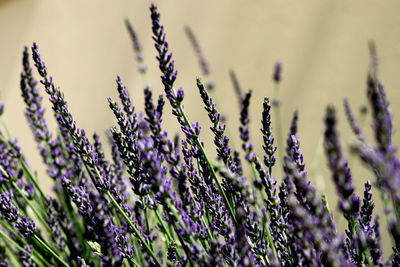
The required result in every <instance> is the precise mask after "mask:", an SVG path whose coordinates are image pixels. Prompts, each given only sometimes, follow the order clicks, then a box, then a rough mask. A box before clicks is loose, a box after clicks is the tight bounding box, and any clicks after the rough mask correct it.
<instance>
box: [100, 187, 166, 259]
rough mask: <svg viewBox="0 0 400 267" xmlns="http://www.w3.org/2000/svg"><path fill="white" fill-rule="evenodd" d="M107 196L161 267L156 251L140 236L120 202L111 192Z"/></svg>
mask: <svg viewBox="0 0 400 267" xmlns="http://www.w3.org/2000/svg"><path fill="white" fill-rule="evenodd" d="M106 195H107V196H108V198H109V199H110V200H111V202H112V203H113V205H114V206H115V207H116V208H117V209H118V211H119V212H120V213H121V215H122V216H123V217H124V218H125V220H126V221H127V223H128V224H129V226H130V227H131V228H132V229H133V231H134V232H135V234H136V236H137V237H138V238H139V239H140V241H141V242H142V243H143V245H144V247H145V248H146V250H147V251H148V252H149V253H150V256H151V257H152V258H153V260H154V261H155V262H156V263H157V264H158V265H160V266H161V263H160V261H159V260H158V258H157V257H156V255H155V254H154V251H153V250H152V249H151V248H150V246H149V244H147V242H146V240H144V238H143V236H142V235H141V234H140V232H139V230H138V229H137V228H136V226H135V225H134V224H133V222H132V221H131V219H129V217H128V215H127V214H126V213H125V211H124V210H123V209H122V208H121V206H120V205H119V204H118V202H117V201H116V200H115V198H114V197H113V196H112V195H111V193H110V191H107V192H106Z"/></svg>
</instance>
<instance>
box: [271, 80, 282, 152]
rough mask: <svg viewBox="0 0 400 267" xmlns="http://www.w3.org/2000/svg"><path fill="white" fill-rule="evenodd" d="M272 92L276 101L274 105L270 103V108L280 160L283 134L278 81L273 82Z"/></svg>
mask: <svg viewBox="0 0 400 267" xmlns="http://www.w3.org/2000/svg"><path fill="white" fill-rule="evenodd" d="M274 93H275V101H277V103H276V105H272V108H273V109H274V110H275V116H276V135H277V136H276V137H277V139H278V153H279V158H280V160H283V149H284V146H283V134H282V119H281V109H280V105H281V103H280V102H279V101H280V97H279V83H278V82H275V83H274Z"/></svg>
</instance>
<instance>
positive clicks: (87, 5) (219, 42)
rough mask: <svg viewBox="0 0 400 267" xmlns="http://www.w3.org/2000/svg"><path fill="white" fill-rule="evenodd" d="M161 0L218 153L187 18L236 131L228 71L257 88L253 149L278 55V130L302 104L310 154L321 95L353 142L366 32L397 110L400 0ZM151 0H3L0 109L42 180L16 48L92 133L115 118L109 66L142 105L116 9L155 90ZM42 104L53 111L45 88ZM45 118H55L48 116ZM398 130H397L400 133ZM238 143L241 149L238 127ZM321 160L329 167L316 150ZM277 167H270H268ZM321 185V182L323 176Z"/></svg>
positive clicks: (192, 96) (302, 130) (193, 105)
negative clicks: (41, 66)
mask: <svg viewBox="0 0 400 267" xmlns="http://www.w3.org/2000/svg"><path fill="white" fill-rule="evenodd" d="M157 2H158V4H159V7H160V11H161V13H162V18H161V19H162V23H163V24H164V25H165V30H166V32H167V39H168V42H169V44H170V49H171V51H172V52H174V58H175V61H176V67H177V69H178V70H179V76H178V80H177V84H178V85H180V86H183V88H184V89H185V92H186V99H185V106H186V110H187V112H188V114H189V116H190V118H191V119H192V120H193V121H196V120H199V121H200V122H201V123H202V125H203V140H204V141H205V142H206V147H207V150H208V151H209V153H214V151H213V149H214V148H213V147H212V139H211V138H212V136H211V134H210V131H209V129H208V126H209V125H210V124H209V122H208V121H207V117H206V114H205V111H204V110H203V107H202V104H201V103H200V101H199V96H198V92H197V89H196V86H195V77H196V76H200V72H199V67H198V64H197V59H196V57H195V56H194V53H193V51H192V49H191V46H190V44H189V42H188V40H187V39H186V37H185V34H184V31H183V27H184V25H189V26H191V27H192V28H193V30H194V31H195V33H196V34H197V37H198V39H199V40H200V42H201V45H202V48H203V51H204V53H205V54H206V55H207V57H208V60H209V63H210V66H211V69H212V78H213V79H214V80H215V82H216V85H217V92H216V93H217V96H218V99H219V101H220V106H221V107H222V110H223V111H224V112H225V113H226V114H228V115H229V118H230V119H231V122H230V124H229V126H230V128H231V132H233V133H235V134H236V132H237V131H235V129H237V127H238V110H237V105H236V103H237V102H236V99H235V95H234V92H233V90H232V86H231V83H230V80H229V76H228V70H229V69H234V70H235V71H236V72H237V74H238V77H239V79H240V82H241V84H242V86H243V87H244V88H252V89H253V104H252V110H251V112H252V118H253V123H252V126H251V128H252V135H253V139H254V142H255V143H256V147H257V151H258V152H259V153H260V154H261V149H260V148H261V141H262V139H261V136H260V132H259V130H258V129H259V128H260V123H259V122H260V119H261V107H262V99H263V97H264V96H271V97H272V82H271V72H272V66H273V63H274V62H275V60H277V59H280V60H282V62H283V84H282V87H281V96H282V103H283V106H282V108H283V114H284V115H283V125H284V132H286V129H287V127H288V124H289V121H290V117H291V113H292V112H293V110H294V109H296V108H298V109H299V110H300V127H299V136H300V141H301V145H302V149H303V152H304V154H305V160H306V163H308V164H309V163H310V162H311V159H312V157H313V155H314V152H315V150H316V146H317V143H318V139H319V135H320V133H321V130H322V118H323V113H324V110H325V107H326V105H327V104H328V103H333V104H335V105H336V106H337V107H339V108H340V116H341V117H340V127H341V136H342V141H343V143H348V142H349V141H350V137H351V136H350V135H349V133H350V132H349V130H348V127H347V125H346V122H345V121H344V119H343V116H342V115H343V111H342V110H343V109H342V99H343V97H345V96H347V97H348V98H349V100H350V102H351V104H352V106H353V107H354V109H356V110H358V108H359V106H360V105H361V104H363V103H366V98H365V77H366V73H367V68H368V62H369V56H368V47H367V43H368V41H369V40H371V39H373V40H375V42H376V44H377V47H378V54H379V57H380V73H381V78H382V80H383V82H384V84H385V85H386V88H387V93H388V96H389V99H390V101H391V104H392V110H393V113H394V114H395V115H396V114H400V108H398V107H399V104H400V98H399V92H398V88H399V87H400V79H398V76H399V74H400V72H399V69H400V68H399V67H400V46H399V44H400V43H399V41H400V38H399V36H400V16H399V15H398V14H399V11H400V1H397V0H385V1H378V0H352V1H344V0H336V1H328V0H312V1H311V0H309V1H294V0H292V1H262V0H247V1H244V0H229V1H228V0H219V1H210V0H204V1H193V0H192V1H188V0H180V1H157ZM149 5H150V1H138V0H136V1H134V0H129V1H127V0H124V1H104V0H96V1H89V0H81V1H76V0H70V1H58V0H52V1H43V0H36V1H22V0H21V1H4V0H3V1H0V33H1V49H0V62H1V64H0V91H1V95H0V101H1V102H2V103H5V104H6V112H5V115H4V116H5V118H6V120H7V123H8V125H9V128H10V130H11V132H12V133H13V134H14V135H15V136H16V137H18V138H19V140H20V142H21V144H22V147H23V148H24V152H25V154H26V155H27V157H28V159H29V161H30V162H31V165H32V167H33V168H34V169H37V170H39V173H40V176H41V181H42V183H43V184H47V187H50V183H49V182H48V180H46V179H44V178H42V177H43V176H45V175H44V171H43V168H42V167H40V159H39V155H38V154H37V152H36V151H35V145H34V144H33V142H32V141H33V137H32V135H31V133H30V130H29V128H28V126H27V123H26V121H25V118H24V115H23V108H24V106H23V101H22V98H21V97H20V91H19V87H18V86H19V72H20V70H21V53H22V49H23V46H24V45H28V46H31V44H32V42H34V41H36V42H37V43H38V44H39V48H40V52H41V54H42V57H43V60H44V61H45V62H46V64H47V67H48V70H49V73H50V74H51V75H52V76H53V77H54V80H55V82H56V84H57V85H59V86H60V87H61V88H62V90H63V91H64V93H65V96H66V98H67V100H68V102H69V105H70V109H71V111H72V113H73V115H74V117H75V119H76V120H77V121H78V126H79V127H84V128H85V129H87V132H88V133H93V131H96V132H100V133H102V132H103V131H104V129H105V128H106V127H108V126H111V125H113V124H115V122H114V120H113V116H112V113H111V112H110V111H109V109H108V107H107V101H106V98H107V97H108V96H113V97H116V96H117V94H116V90H115V88H116V87H115V77H116V75H117V74H120V75H121V77H122V78H123V80H124V81H125V84H126V85H127V86H128V88H129V90H130V92H131V94H132V96H133V99H134V102H135V104H136V105H137V107H138V109H142V107H143V97H142V88H143V86H144V83H143V81H142V79H141V77H140V76H139V75H138V73H137V72H136V68H137V64H136V62H135V61H134V55H133V53H132V50H131V42H130V39H129V36H128V34H127V32H126V30H125V28H124V24H123V19H124V17H128V18H129V19H130V20H131V22H132V24H133V25H134V27H135V29H136V30H137V32H138V34H139V37H140V39H141V42H142V45H143V47H144V54H145V61H146V62H147V64H148V66H149V75H148V81H150V82H151V83H152V85H153V87H154V90H155V91H156V92H157V93H161V91H162V87H161V83H160V81H159V76H160V73H159V70H158V68H157V63H156V60H155V49H154V48H153V42H152V40H151V22H150V18H149V10H148V7H149ZM45 103H46V105H47V107H48V109H50V106H49V105H48V102H47V98H46V97H45ZM166 115H167V116H166V117H165V119H164V121H165V124H166V125H167V129H168V130H169V132H170V133H171V134H172V133H174V132H175V131H177V127H178V125H177V123H176V122H175V118H174V117H172V116H171V115H170V109H169V107H168V108H167V110H166ZM47 116H48V118H49V121H51V125H52V127H54V122H53V120H52V116H51V114H47ZM396 118H398V117H396V116H395V119H396ZM103 137H104V136H103ZM395 139H396V141H397V140H398V135H396V136H395ZM103 140H104V141H105V138H103ZM234 142H235V144H236V146H237V147H239V145H238V144H239V139H238V135H237V134H236V136H234ZM397 143H398V142H397ZM38 166H39V167H38ZM320 166H321V167H322V168H324V167H325V166H326V164H325V161H324V160H322V161H321V162H320ZM279 172H280V171H279V170H278V169H277V172H276V173H278V174H279ZM318 174H320V175H321V176H323V177H325V179H326V182H325V183H324V184H325V186H324V187H322V189H323V188H325V191H328V194H329V199H330V203H331V207H332V209H334V208H335V207H336V202H335V201H336V198H335V193H334V189H333V187H332V183H331V182H330V177H329V175H327V173H326V172H324V171H322V172H320V173H318ZM367 178H371V175H370V174H369V173H368V172H366V171H365V170H363V169H362V168H358V169H356V171H355V180H356V181H357V185H358V190H359V191H360V190H362V183H363V182H364V181H365V179H367ZM318 179H321V177H320V178H318ZM317 182H318V181H317ZM318 184H319V185H320V186H321V184H322V183H321V180H319V183H318Z"/></svg>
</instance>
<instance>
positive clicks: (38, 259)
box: [0, 231, 50, 266]
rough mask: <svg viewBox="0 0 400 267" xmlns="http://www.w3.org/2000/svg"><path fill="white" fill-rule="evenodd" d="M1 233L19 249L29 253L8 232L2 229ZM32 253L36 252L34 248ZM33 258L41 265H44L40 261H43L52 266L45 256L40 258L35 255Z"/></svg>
mask: <svg viewBox="0 0 400 267" xmlns="http://www.w3.org/2000/svg"><path fill="white" fill-rule="evenodd" d="M0 235H1V236H2V237H3V238H4V239H5V240H7V241H8V242H10V243H11V244H12V245H13V246H14V247H16V248H17V249H19V250H20V251H22V252H25V253H27V254H29V252H28V251H27V250H26V249H24V248H23V247H21V246H20V245H19V244H18V243H17V242H15V241H14V240H13V239H12V238H10V237H9V236H8V235H7V234H5V233H4V232H3V231H0ZM32 254H34V251H33V250H32ZM33 259H34V261H35V262H36V263H37V264H38V265H39V266H43V264H42V263H41V262H40V260H41V261H43V262H44V263H45V264H47V266H50V263H49V262H47V261H46V260H45V259H44V258H43V257H41V258H39V257H38V256H37V255H35V254H34V255H33Z"/></svg>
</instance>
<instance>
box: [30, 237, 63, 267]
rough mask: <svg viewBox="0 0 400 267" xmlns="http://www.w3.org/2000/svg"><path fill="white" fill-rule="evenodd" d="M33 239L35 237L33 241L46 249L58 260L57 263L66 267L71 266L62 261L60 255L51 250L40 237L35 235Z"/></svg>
mask: <svg viewBox="0 0 400 267" xmlns="http://www.w3.org/2000/svg"><path fill="white" fill-rule="evenodd" d="M32 237H33V239H35V240H36V241H37V242H38V243H39V244H40V245H41V246H42V247H43V248H44V249H46V250H47V251H48V252H49V253H50V254H51V255H53V256H54V258H56V259H57V261H59V262H60V263H61V265H63V266H66V267H69V265H68V264H67V263H66V262H65V261H64V260H63V259H61V258H60V256H58V254H57V253H56V252H55V251H54V250H53V249H51V248H50V247H49V246H48V245H47V244H46V243H45V242H43V240H42V239H40V237H38V236H37V235H36V234H34V235H33V236H32Z"/></svg>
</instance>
